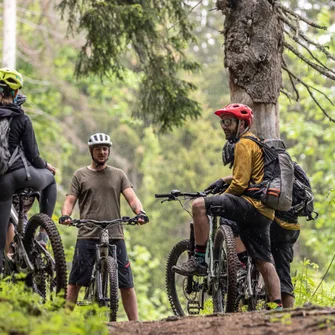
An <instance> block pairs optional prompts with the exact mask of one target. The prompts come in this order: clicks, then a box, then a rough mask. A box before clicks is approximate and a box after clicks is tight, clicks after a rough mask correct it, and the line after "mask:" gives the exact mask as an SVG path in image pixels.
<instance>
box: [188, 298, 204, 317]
mask: <svg viewBox="0 0 335 335" xmlns="http://www.w3.org/2000/svg"><path fill="white" fill-rule="evenodd" d="M200 309H201V307H200V304H199V301H196V300H189V301H188V302H187V311H188V313H189V314H190V315H198V314H200Z"/></svg>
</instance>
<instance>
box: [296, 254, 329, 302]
mask: <svg viewBox="0 0 335 335" xmlns="http://www.w3.org/2000/svg"><path fill="white" fill-rule="evenodd" d="M334 266H335V265H334ZM330 270H331V269H330ZM325 274H326V273H325V272H321V271H320V269H319V266H318V265H317V264H315V263H313V262H311V261H310V260H308V259H305V260H304V261H302V262H301V263H300V264H299V266H298V268H297V270H296V274H295V275H294V276H293V277H292V281H293V284H294V294H295V306H297V307H298V306H303V305H305V304H313V305H319V306H328V307H335V283H334V282H328V281H327V276H325Z"/></svg>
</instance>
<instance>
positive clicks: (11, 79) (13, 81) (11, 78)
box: [0, 67, 23, 91]
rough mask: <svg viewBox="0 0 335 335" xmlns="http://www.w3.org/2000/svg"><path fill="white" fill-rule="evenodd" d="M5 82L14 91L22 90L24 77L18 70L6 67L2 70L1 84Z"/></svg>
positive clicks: (0, 73)
mask: <svg viewBox="0 0 335 335" xmlns="http://www.w3.org/2000/svg"><path fill="white" fill-rule="evenodd" d="M1 81H3V82H4V83H5V84H6V85H7V86H9V87H10V88H11V89H12V90H14V91H15V90H17V89H20V88H21V87H22V86H23V77H22V75H21V73H19V72H17V71H16V70H11V69H8V68H7V67H4V68H2V69H0V82H1Z"/></svg>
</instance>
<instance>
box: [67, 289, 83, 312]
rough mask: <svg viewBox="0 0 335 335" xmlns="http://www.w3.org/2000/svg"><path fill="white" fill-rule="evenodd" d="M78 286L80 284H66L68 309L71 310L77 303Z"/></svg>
mask: <svg viewBox="0 0 335 335" xmlns="http://www.w3.org/2000/svg"><path fill="white" fill-rule="evenodd" d="M80 288H81V286H80V285H68V286H67V296H66V308H68V309H69V310H70V311H73V310H74V308H75V306H76V304H77V300H78V295H79V291H80Z"/></svg>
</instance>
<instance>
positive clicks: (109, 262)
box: [101, 256, 119, 321]
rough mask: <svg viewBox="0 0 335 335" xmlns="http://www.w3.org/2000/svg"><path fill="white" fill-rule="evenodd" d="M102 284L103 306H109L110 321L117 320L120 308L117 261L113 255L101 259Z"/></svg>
mask: <svg viewBox="0 0 335 335" xmlns="http://www.w3.org/2000/svg"><path fill="white" fill-rule="evenodd" d="M101 284H102V293H103V298H104V301H103V303H102V306H106V307H109V321H116V320H117V312H118V308H119V296H118V288H119V283H118V269H117V262H116V261H115V259H114V258H113V257H111V256H108V257H104V258H102V259H101Z"/></svg>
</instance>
